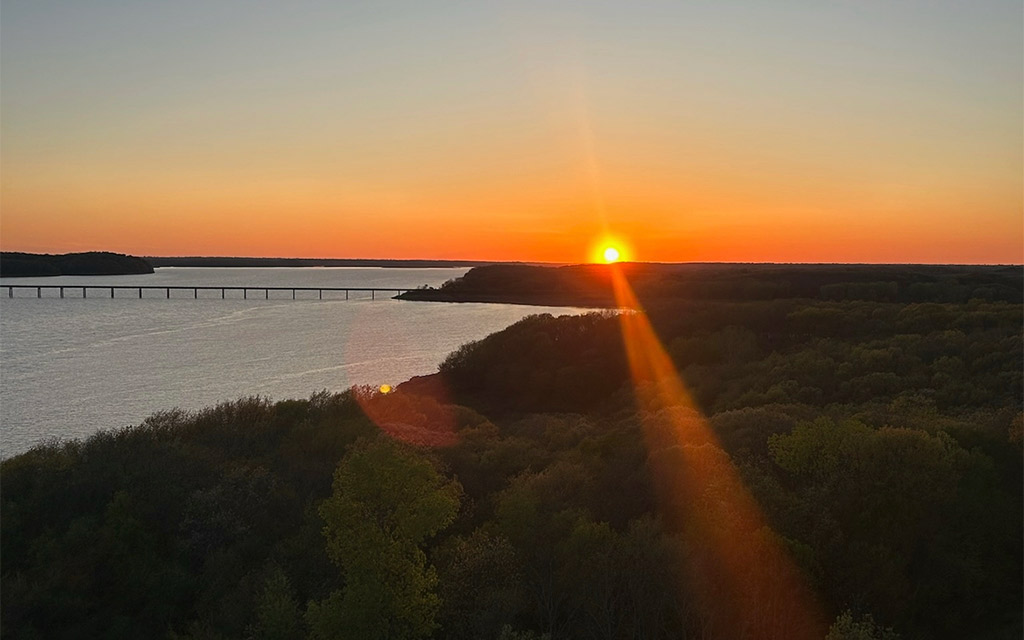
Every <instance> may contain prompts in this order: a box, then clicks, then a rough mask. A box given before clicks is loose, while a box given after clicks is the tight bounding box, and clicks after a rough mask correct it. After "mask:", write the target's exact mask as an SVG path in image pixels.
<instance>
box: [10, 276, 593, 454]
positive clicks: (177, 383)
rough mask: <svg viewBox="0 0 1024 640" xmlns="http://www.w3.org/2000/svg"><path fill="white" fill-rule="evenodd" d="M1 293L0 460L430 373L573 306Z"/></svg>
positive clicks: (235, 282) (363, 279) (117, 281)
mask: <svg viewBox="0 0 1024 640" xmlns="http://www.w3.org/2000/svg"><path fill="white" fill-rule="evenodd" d="M466 271H467V269H391V268H355V267H339V268H184V267H176V268H175V267H166V268H161V269H157V272H156V273H154V274H147V275H132V276H102V277H86V276H60V277H51V278H3V279H0V285H7V284H15V285H21V284H33V285H34V284H42V285H67V286H70V287H74V286H76V285H78V286H81V285H82V284H96V285H105V286H110V285H115V286H116V285H142V286H227V287H230V286H282V287H290V286H295V287H317V286H321V287H343V286H350V287H374V286H376V287H396V288H413V287H417V286H421V285H432V286H437V285H440V284H442V283H443V282H445V281H446V280H449V279H451V278H456V277H458V276H461V275H462V274H463V273H465V272H466ZM2 294H3V295H2V297H0V455H2V456H3V457H10V456H12V455H17V454H19V453H22V452H24V451H26V450H27V449H29V448H30V447H32V446H33V445H35V444H37V443H40V442H43V441H45V440H47V439H49V438H53V437H58V438H84V437H87V436H89V435H90V434H92V433H95V432H96V431H97V430H99V429H110V428H118V427H123V426H126V425H132V424H137V423H139V422H141V421H142V420H143V419H145V418H146V417H147V416H149V415H151V414H153V413H155V412H157V411H162V410H168V409H172V408H175V407H178V408H182V409H200V408H203V407H207V406H211V405H214V404H216V403H218V402H221V401H224V400H234V399H237V398H239V397H243V396H250V395H264V396H268V397H270V398H272V399H274V400H280V399H285V398H306V397H309V395H310V394H312V393H314V392H316V391H318V390H321V389H327V390H330V391H342V390H344V389H347V388H348V387H350V386H352V385H355V384H370V385H374V386H376V385H380V384H385V383H386V384H391V385H394V384H397V383H400V382H402V381H404V380H407V379H409V378H410V377H412V376H416V375H424V374H429V373H434V372H436V371H437V366H438V365H439V364H440V363H441V362H442V361H443V360H444V358H445V356H447V355H448V354H449V353H450V352H452V351H454V350H455V349H457V348H458V347H459V346H460V345H462V344H464V343H466V342H470V341H473V340H479V339H480V338H483V337H485V336H487V335H488V334H490V333H493V332H495V331H499V330H501V329H503V328H505V327H507V326H508V325H510V324H512V323H513V322H516V321H517V320H519V319H521V318H523V317H525V316H527V315H531V314H537V313H551V314H554V315H563V314H572V313H581V312H584V311H585V310H582V309H567V308H564V307H555V308H552V307H534V306H522V305H498V304H450V303H432V302H406V301H399V300H391V299H390V298H389V296H390V295H391V294H386V295H381V294H378V295H377V298H376V300H371V299H370V294H369V293H368V292H366V293H362V292H352V293H351V297H350V299H349V300H345V299H344V297H345V294H344V293H342V292H326V291H325V292H324V299H323V300H319V299H317V292H315V291H313V292H298V294H297V298H298V299H297V300H292V299H291V295H292V294H291V292H288V291H277V292H274V291H272V292H270V299H269V300H265V299H264V293H263V292H262V291H260V292H257V293H256V295H255V296H253V294H252V293H250V294H249V299H247V300H243V299H242V293H241V292H240V291H228V292H227V293H226V296H227V299H224V300H222V299H221V293H220V291H200V292H199V299H198V300H195V299H193V297H192V296H193V292H192V291H172V292H171V299H169V300H168V299H166V298H165V293H164V292H163V291H146V292H144V297H143V299H141V300H140V299H139V298H138V293H137V292H136V291H118V292H117V294H116V295H117V297H115V298H114V299H110V297H109V295H110V294H109V292H108V291H98V290H93V291H90V292H89V297H88V298H87V299H83V298H82V297H81V295H82V294H81V290H75V289H68V290H67V291H66V292H65V296H66V297H65V298H63V299H61V298H59V297H57V296H58V294H57V292H56V291H45V290H44V292H43V296H44V297H43V298H42V299H37V298H36V292H35V291H34V290H32V291H18V292H16V294H15V295H16V296H17V297H16V299H13V300H10V299H8V298H7V290H6V289H4V290H3V291H2Z"/></svg>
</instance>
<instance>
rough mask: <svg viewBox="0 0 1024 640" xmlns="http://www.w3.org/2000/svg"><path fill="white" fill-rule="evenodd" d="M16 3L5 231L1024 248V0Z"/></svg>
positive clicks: (201, 248)
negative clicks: (1023, 99) (1023, 126)
mask: <svg viewBox="0 0 1024 640" xmlns="http://www.w3.org/2000/svg"><path fill="white" fill-rule="evenodd" d="M556 4H557V8H556V7H554V6H551V5H556ZM0 17H2V20H0V100H2V111H0V118H2V121H0V124H2V138H0V156H2V157H0V160H2V167H0V181H2V191H0V246H2V248H3V249H4V250H11V251H15V250H20V251H45V252H65V251H80V250H93V249H104V250H112V251H121V252H127V253H134V254H141V255H246V256H296V257H299V256H303V257H353V258H354V257H370V258H448V259H455V258H464V259H482V260H525V261H556V262H578V261H583V260H588V259H590V258H591V257H593V256H594V250H595V248H596V247H598V246H599V245H600V244H602V243H603V242H604V238H605V237H615V238H618V242H619V243H621V244H622V246H623V249H624V253H625V254H626V257H628V258H632V259H637V260H650V261H776V262H969V263H991V262H997V263H1008V262H1012V263H1020V262H1021V261H1022V260H1024V221H1022V219H1024V213H1022V211H1024V177H1022V176H1024V158H1022V155H1024V129H1022V123H1024V104H1022V96H1024V62H1022V57H1024V9H1022V4H1021V2H1020V0H1011V1H1005V2H1003V1H972V2H968V1H966V0H964V1H962V2H945V1H941V0H929V1H924V0H921V1H916V0H905V1H899V2H892V1H884V2H883V1H877V2H873V1H859V2H852V1H851V2H822V1H821V0H815V1H807V2H785V1H782V2H771V3H769V2H763V1H760V0H758V1H753V0H752V1H749V2H721V1H718V2H714V1H706V2H699V1H698V2H678V1H674V2H628V3H627V2H621V3H608V2H558V3H551V2H515V3H511V2H509V3H490V2H469V1H465V2H463V1H455V0H450V1H447V2H413V1H409V2H372V3H364V2H353V1H346V2H337V1H331V2H327V1H322V2H302V1H295V2H259V1H246V2H219V1H215V0H207V1H203V2H196V1H192V0H177V1H175V2H155V1H144V0H131V1H127V0H124V1H116V0H108V1H97V0H75V1H74V2H67V1H63V0H62V1H60V2H51V1H49V0H4V2H3V5H2V13H0Z"/></svg>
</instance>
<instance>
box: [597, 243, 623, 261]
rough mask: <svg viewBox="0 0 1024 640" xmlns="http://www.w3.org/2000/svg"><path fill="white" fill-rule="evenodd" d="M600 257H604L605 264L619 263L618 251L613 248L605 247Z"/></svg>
mask: <svg viewBox="0 0 1024 640" xmlns="http://www.w3.org/2000/svg"><path fill="white" fill-rule="evenodd" d="M601 255H602V256H604V261H605V262H609V263H611V262H618V261H619V250H618V249H616V248H615V247H607V248H606V249H605V250H604V253H602V254H601Z"/></svg>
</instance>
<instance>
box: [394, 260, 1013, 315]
mask: <svg viewBox="0 0 1024 640" xmlns="http://www.w3.org/2000/svg"><path fill="white" fill-rule="evenodd" d="M613 269H620V270H621V271H622V273H623V275H624V276H625V277H626V279H627V280H628V281H629V283H630V285H631V286H632V288H633V290H634V291H635V293H636V295H637V297H638V298H639V299H640V301H641V302H645V301H647V302H654V301H657V302H659V303H660V302H664V301H666V300H732V301H755V300H785V299H794V298H799V299H813V300H831V301H843V300H862V301H873V302H967V301H969V300H987V301H999V302H1016V303H1019V302H1021V301H1022V299H1024V294H1022V291H1024V270H1022V268H1021V266H1020V265H997V266H979V265H865V264H697V263H693V264H651V263H623V264H617V265H598V264H592V265H571V266H563V267H540V266H531V265H511V264H504V265H490V266H482V267H475V268H473V269H472V270H471V271H469V272H468V273H467V274H466V275H464V276H462V277H461V278H458V279H455V280H451V281H449V282H446V283H445V284H444V285H442V286H441V287H440V288H437V289H432V288H426V289H417V290H414V291H409V292H407V293H404V294H402V295H401V296H399V297H400V298H402V299H404V300H433V301H443V302H502V303H519V304H539V305H550V306H581V307H614V306H616V301H615V296H614V294H613V292H612V284H611V282H612V280H611V276H612V273H613V271H612V270H613Z"/></svg>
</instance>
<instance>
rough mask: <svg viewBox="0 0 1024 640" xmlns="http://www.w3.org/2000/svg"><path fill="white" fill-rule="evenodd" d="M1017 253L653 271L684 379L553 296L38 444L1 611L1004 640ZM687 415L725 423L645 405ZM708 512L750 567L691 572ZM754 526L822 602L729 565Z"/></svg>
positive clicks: (1014, 537) (6, 565)
mask: <svg viewBox="0 0 1024 640" xmlns="http://www.w3.org/2000/svg"><path fill="white" fill-rule="evenodd" d="M893 269H894V272H895V270H896V268H893ZM989 275H991V273H990V274H989ZM1004 276H1005V277H1004ZM1011 276H1012V277H1011ZM872 277H874V276H872ZM957 277H959V276H957ZM1013 277H1015V278H1016V283H1015V284H1014V282H1013ZM1020 278H1021V270H1020V268H1019V267H1017V268H1012V269H1011V270H1010V271H1006V272H1003V273H1002V274H1000V275H999V276H998V278H994V279H993V278H989V279H988V280H986V279H985V278H984V277H982V278H980V279H979V280H977V281H973V282H967V283H964V282H960V281H957V280H955V279H953V280H950V279H947V280H945V281H941V280H935V281H934V283H935V286H933V287H931V288H928V287H925V288H923V289H922V288H920V287H918V289H917V290H914V291H906V290H905V289H906V288H912V285H913V284H915V282H916V284H928V283H922V282H921V281H920V280H917V281H915V282H911V283H910V284H901V282H905V281H903V280H900V279H898V278H897V277H896V275H894V276H892V278H891V279H890V280H887V282H895V283H896V284H895V285H893V287H892V288H887V289H886V293H885V295H881V293H879V294H878V295H875V294H871V296H867V294H864V292H866V291H867V288H865V289H863V291H862V290H861V289H858V288H857V286H854V285H852V284H850V281H832V282H831V283H825V284H819V285H818V288H817V290H816V293H815V295H813V296H807V297H798V296H795V295H790V296H788V297H784V298H779V299H761V300H757V299H755V300H748V299H746V298H744V297H742V296H740V297H738V298H734V299H722V298H719V297H714V296H710V297H709V296H704V297H701V296H690V297H680V296H677V295H667V294H666V295H662V296H653V297H652V296H650V295H649V293H650V292H649V291H648V296H647V307H648V316H649V318H650V320H651V322H652V325H653V327H654V329H655V331H656V333H657V335H658V336H659V337H660V339H661V342H662V344H663V345H664V348H665V350H666V351H667V353H668V354H669V355H670V356H671V358H672V361H673V363H674V365H675V367H676V369H677V370H678V372H679V375H680V377H681V379H682V381H683V383H684V385H685V387H686V388H687V389H688V390H689V392H690V394H691V395H692V401H691V402H689V403H686V404H683V405H680V406H674V407H653V406H650V405H647V404H645V403H644V400H643V398H644V395H643V394H642V393H641V392H640V391H639V390H638V387H637V386H636V385H634V384H633V381H632V378H631V375H630V367H629V361H628V358H627V353H626V350H625V349H624V345H623V337H622V331H621V329H622V322H623V321H622V318H621V317H619V316H617V315H616V314H614V313H611V312H605V313H592V314H588V315H583V316H566V317H558V318H556V317H551V316H547V315H544V316H532V317H528V318H526V319H524V320H522V321H520V322H518V323H516V324H515V325H513V326H511V327H509V328H507V329H506V330H504V331H502V332H499V333H497V334H494V335H491V336H489V337H487V338H485V339H483V340H481V341H479V342H475V343H471V344H467V345H465V346H463V347H462V348H461V349H459V350H458V351H456V352H455V353H452V354H451V355H450V356H449V357H448V358H447V359H446V360H445V361H444V362H443V363H442V364H441V365H440V371H439V373H438V374H437V375H435V376H430V377H427V378H422V379H416V380H413V381H410V382H408V383H406V384H404V385H402V386H400V387H399V388H398V389H397V390H396V391H394V392H392V393H389V394H383V393H381V392H379V391H377V390H375V389H371V388H353V389H351V390H349V391H346V392H344V393H339V394H332V393H327V392H320V393H316V394H314V395H312V396H311V397H310V398H309V399H308V400H285V401H281V402H271V401H268V400H266V399H263V398H245V399H240V400H238V401H236V402H230V403H225V404H222V405H219V406H217V407H213V408H210V409H207V410H205V411H201V412H198V413H184V412H177V411H175V412H169V413H161V414H157V415H154V416H152V417H151V418H150V419H148V420H147V421H146V422H145V423H143V424H141V425H139V426H136V427H132V428H128V429H124V430H120V431H109V432H103V433H99V434H97V435H95V436H93V437H92V438H90V439H88V440H87V441H85V442H54V443H51V444H48V445H46V446H40V447H36V448H35V449H33V450H31V451H30V452H28V453H26V454H23V455H20V456H18V457H16V458H12V459H8V460H5V461H4V462H3V464H2V466H0V487H2V513H0V517H2V529H0V534H2V535H0V542H2V548H0V552H2V556H0V557H2V601H0V606H2V611H0V613H2V617H0V623H2V627H0V629H2V635H3V637H5V638H89V637H95V638H99V637H103V638H140V637H165V638H179V639H184V638H194V639H197V640H198V639H215V638H324V639H326V638H369V639H372V638H381V639H385V638H386V639H395V638H452V639H471V638H484V639H494V640H499V639H500V640H526V639H533V640H538V639H540V638H549V639H551V640H556V639H563V638H564V639H570V638H580V639H583V638H607V639H618V638H644V639H655V638H743V637H747V638H769V637H776V638H786V637H826V636H827V638H828V639H829V640H840V639H854V638H856V639H865V640H866V639H870V638H878V639H881V638H885V639H887V640H892V639H895V638H903V639H905V640H910V639H918V638H920V639H924V638H950V639H953V638H956V639H961V638H997V639H998V638H1007V639H1010V638H1019V637H1021V633H1022V621H1021V615H1022V606H1021V605H1022V597H1024V594H1022V573H1021V571H1022V561H1024V559H1022V499H1024V496H1022V481H1024V477H1022V449H1021V445H1022V413H1021V411H1022V385H1024V381H1022V370H1024V361H1022V353H1024V350H1022V322H1024V318H1022V309H1021V305H1020V301H1019V295H1020V291H1021V282H1020ZM758 282H764V280H763V279H757V282H755V284H751V285H750V286H751V290H753V289H754V288H756V287H757V286H761V284H758ZM840 284H841V285H842V286H833V285H840ZM1004 285H1005V286H1007V287H1009V289H1008V290H1004V289H1002V287H1003V286H1004ZM886 286H887V287H888V286H889V285H886ZM943 286H946V287H950V288H949V289H943ZM829 287H832V288H829ZM1014 287H1016V288H1014ZM872 290H873V289H872ZM878 290H879V292H881V287H879V289H878ZM852 292H860V293H857V294H856V295H851V293H852ZM979 292H980V293H979ZM985 292H989V294H986V293H985ZM861 294H864V295H861ZM976 294H977V295H976ZM1014 295H1016V296H1017V298H1016V299H1014V298H1013V296H1014ZM865 297H873V298H875V299H864V298H865ZM920 297H924V299H919V298H920ZM851 298H852V299H851ZM679 420H683V421H684V422H685V421H686V420H692V421H703V422H706V423H707V424H708V425H710V428H711V431H712V432H713V437H710V438H705V439H704V440H702V441H700V442H692V443H685V442H684V443H683V444H682V445H680V444H678V443H676V444H675V445H667V444H666V441H665V440H663V439H659V437H657V436H658V433H657V429H656V428H652V426H651V425H657V424H660V421H664V422H668V423H671V422H672V421H676V422H675V424H679ZM652 429H653V430H652ZM688 448H689V449H691V450H690V451H687V449H688ZM694 452H697V453H698V454H699V455H697V456H695V455H694ZM694 460H699V461H701V462H700V463H699V465H704V464H706V465H708V466H716V465H717V466H719V467H728V468H732V469H735V470H736V472H737V473H738V474H739V476H740V477H741V478H742V480H743V484H744V486H745V487H746V488H747V490H748V491H749V492H750V494H751V495H752V496H753V497H754V498H755V499H756V502H757V504H759V505H760V508H761V509H762V510H763V512H764V517H765V520H766V523H767V526H765V527H763V528H761V529H758V530H748V529H744V528H743V526H741V525H740V524H738V523H739V522H741V521H740V520H737V519H734V518H731V517H730V511H729V503H728V500H727V499H726V498H723V494H722V488H721V487H719V486H716V484H715V482H714V481H708V480H706V479H707V478H714V477H715V476H714V475H701V474H699V473H695V472H694V471H695V470H694V469H690V468H687V465H692V464H693V461H694ZM699 465H697V466H699ZM655 469H662V470H664V469H669V470H670V471H671V472H673V473H677V474H678V476H679V480H678V483H679V484H676V485H675V486H678V487H685V491H680V492H679V493H678V494H672V493H666V492H665V491H664V490H659V487H658V484H657V482H656V477H655V473H654V470H655ZM680 502H686V504H682V505H681V504H676V503H680ZM675 507H680V508H685V509H686V513H689V514H696V515H700V514H701V513H703V512H705V511H706V512H707V513H709V514H711V515H710V516H709V518H703V519H698V518H696V517H695V518H679V517H675V515H676V514H678V513H679V511H678V510H676V509H675ZM696 522H704V523H706V522H712V523H713V524H714V529H715V531H714V532H713V533H714V534H715V535H719V536H725V537H726V538H728V539H729V540H731V541H733V542H735V543H736V546H737V548H739V549H741V550H743V553H744V555H743V557H742V559H741V560H742V561H741V562H740V564H739V566H741V568H742V571H741V574H740V575H738V576H726V575H721V574H720V573H716V572H715V571H712V570H709V569H708V567H709V566H711V565H709V564H708V553H709V550H708V549H707V548H706V545H704V544H703V543H702V541H703V540H705V539H706V538H705V537H702V536H706V535H707V533H708V532H706V531H704V532H702V531H699V530H698V529H699V527H698V526H697V525H695V524H694V523H696ZM771 544H775V545H779V546H781V547H782V548H783V549H785V551H786V554H787V556H788V557H789V558H790V559H791V561H792V563H794V564H795V566H797V567H798V568H799V572H800V575H801V576H802V579H803V580H805V581H806V584H807V585H808V586H809V588H810V591H811V592H812V593H813V594H814V597H815V599H816V603H817V609H816V614H815V616H811V617H814V618H815V619H803V620H795V619H792V618H793V617H794V614H793V610H792V608H791V607H790V604H791V603H789V602H787V600H786V598H784V597H780V596H779V594H777V593H754V592H751V591H749V590H744V589H742V588H738V589H737V588H730V586H731V585H732V586H735V584H743V583H746V582H753V580H752V576H753V575H754V574H755V573H758V572H767V573H771V572H773V571H775V570H776V568H775V567H773V566H771V565H770V563H768V562H767V560H766V558H767V557H768V556H767V555H765V554H764V553H762V550H763V549H765V548H766V546H765V545H771ZM748 579H750V580H748ZM740 613H742V615H739V614H740ZM737 619H740V620H742V621H743V626H742V627H738V626H737V623H736V620H737ZM780 621H781V622H780ZM787 625H789V626H787ZM787 629H789V630H790V631H791V632H787ZM814 634H817V635H816V636H815V635H814Z"/></svg>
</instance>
